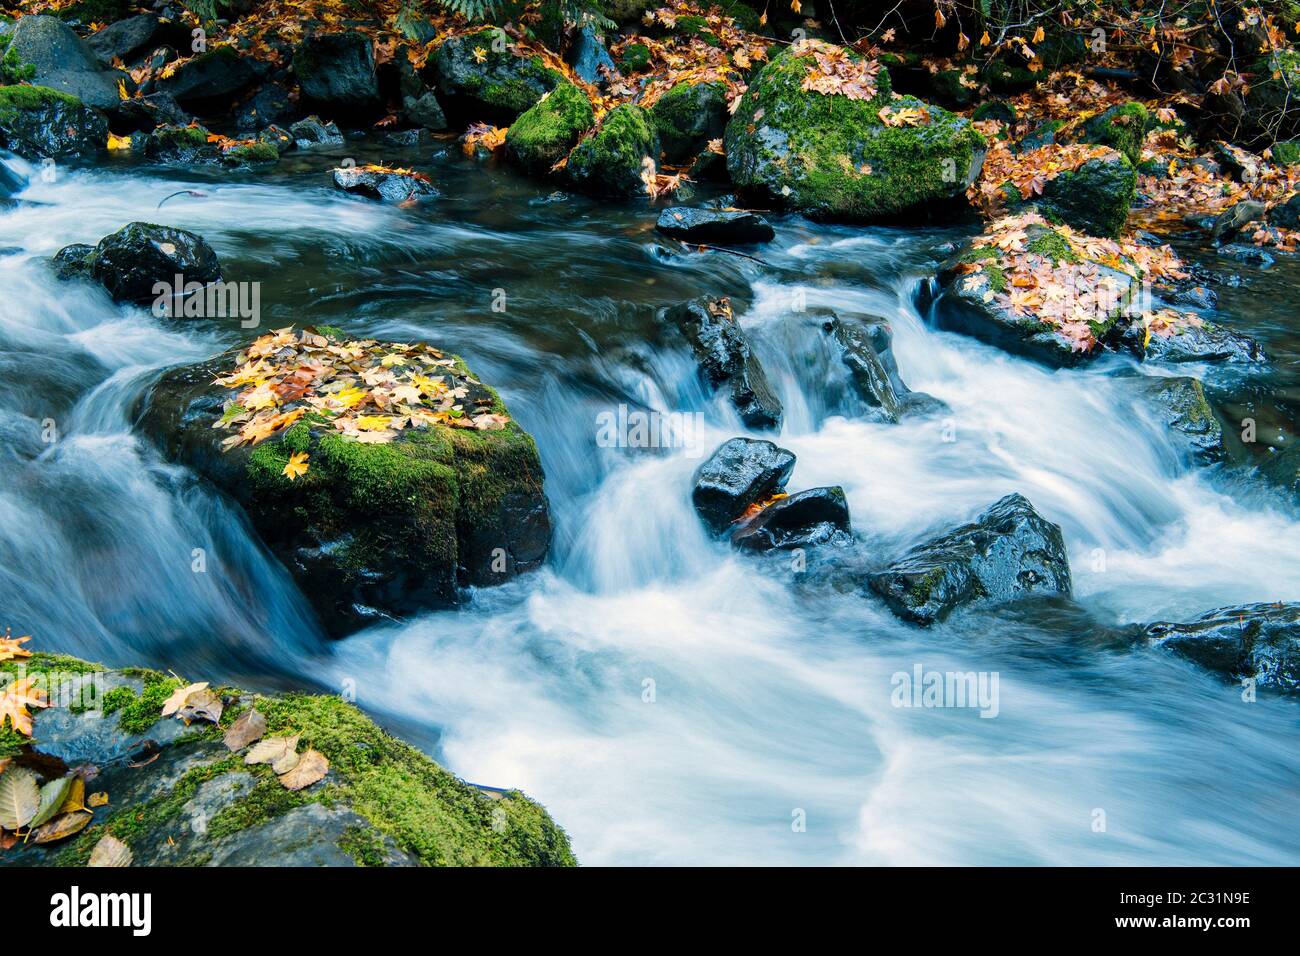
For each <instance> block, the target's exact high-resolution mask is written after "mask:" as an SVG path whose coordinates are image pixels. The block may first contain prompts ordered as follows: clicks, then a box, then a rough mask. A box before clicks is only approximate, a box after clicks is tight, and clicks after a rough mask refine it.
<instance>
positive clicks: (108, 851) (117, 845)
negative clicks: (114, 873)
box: [86, 833, 135, 866]
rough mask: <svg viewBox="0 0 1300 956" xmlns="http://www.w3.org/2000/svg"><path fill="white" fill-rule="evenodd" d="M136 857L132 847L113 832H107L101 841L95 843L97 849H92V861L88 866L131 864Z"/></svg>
mask: <svg viewBox="0 0 1300 956" xmlns="http://www.w3.org/2000/svg"><path fill="white" fill-rule="evenodd" d="M133 859H135V854H133V853H132V852H131V848H130V847H129V846H127V845H126V844H125V843H123V842H122V841H121V840H119V839H118V838H117V837H115V836H113V834H111V833H105V834H104V835H103V837H101V838H100V841H99V842H98V843H96V844H95V849H93V850H91V851H90V862H89V863H87V864H86V865H87V866H130V865H131V861H132V860H133Z"/></svg>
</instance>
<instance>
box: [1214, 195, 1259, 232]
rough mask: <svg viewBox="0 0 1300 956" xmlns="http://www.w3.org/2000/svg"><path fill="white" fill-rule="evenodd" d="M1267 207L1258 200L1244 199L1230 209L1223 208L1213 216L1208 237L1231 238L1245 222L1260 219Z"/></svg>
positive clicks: (1239, 230)
mask: <svg viewBox="0 0 1300 956" xmlns="http://www.w3.org/2000/svg"><path fill="white" fill-rule="evenodd" d="M1266 209H1267V207H1266V206H1265V205H1264V204H1263V203H1262V202H1259V201H1258V200H1255V199H1244V200H1242V201H1241V202H1239V203H1237V204H1236V205H1234V206H1232V207H1231V208H1230V209H1225V210H1224V211H1223V212H1221V213H1219V215H1217V216H1215V217H1214V222H1213V223H1212V224H1211V225H1210V238H1211V239H1215V240H1226V239H1231V238H1232V237H1233V236H1235V235H1236V234H1237V233H1239V232H1241V230H1242V227H1243V226H1245V225H1246V224H1247V223H1250V222H1255V221H1256V220H1262V219H1263V218H1264V212H1265V210H1266Z"/></svg>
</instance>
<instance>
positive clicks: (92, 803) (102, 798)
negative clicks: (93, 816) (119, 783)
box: [86, 790, 108, 810]
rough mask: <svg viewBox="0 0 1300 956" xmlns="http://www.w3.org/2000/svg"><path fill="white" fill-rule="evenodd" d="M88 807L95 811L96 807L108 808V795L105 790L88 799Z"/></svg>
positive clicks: (98, 791)
mask: <svg viewBox="0 0 1300 956" xmlns="http://www.w3.org/2000/svg"><path fill="white" fill-rule="evenodd" d="M86 806H87V807H89V808H90V809H92V810H94V809H95V808H96V807H106V806H108V794H107V793H105V792H104V791H103V790H97V791H95V792H94V793H92V794H91V795H90V796H88V797H87V798H86Z"/></svg>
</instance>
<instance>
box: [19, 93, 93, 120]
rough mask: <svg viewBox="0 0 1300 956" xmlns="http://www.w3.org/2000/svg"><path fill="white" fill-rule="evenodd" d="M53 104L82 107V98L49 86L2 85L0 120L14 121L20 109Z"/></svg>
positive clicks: (40, 107) (41, 107)
mask: <svg viewBox="0 0 1300 956" xmlns="http://www.w3.org/2000/svg"><path fill="white" fill-rule="evenodd" d="M53 105H60V106H69V107H80V106H81V100H79V99H77V98H76V97H75V96H73V95H72V94H71V93H64V92H62V91H61V90H52V89H50V88H49V87H48V86H0V122H3V123H9V122H12V121H13V120H14V118H15V117H16V116H17V115H18V112H19V111H20V110H33V109H43V108H45V107H47V106H53Z"/></svg>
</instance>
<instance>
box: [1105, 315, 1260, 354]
mask: <svg viewBox="0 0 1300 956" xmlns="http://www.w3.org/2000/svg"><path fill="white" fill-rule="evenodd" d="M1119 342H1120V344H1121V345H1122V346H1123V347H1124V348H1127V349H1128V350H1129V351H1130V352H1132V353H1133V354H1134V355H1136V356H1137V357H1138V358H1140V359H1142V361H1144V362H1167V363H1178V362H1232V363H1256V362H1263V361H1265V356H1264V349H1263V347H1262V346H1261V345H1260V344H1259V343H1258V342H1256V341H1255V340H1254V339H1252V338H1251V337H1250V336H1248V335H1243V334H1242V333H1240V332H1234V331H1232V330H1231V329H1228V328H1225V327H1224V326H1222V325H1216V324H1215V323H1213V322H1209V321H1204V320H1203V321H1201V322H1200V323H1199V324H1196V325H1188V326H1187V327H1186V328H1185V329H1184V330H1182V331H1180V332H1178V333H1177V334H1174V335H1160V334H1151V335H1147V333H1146V330H1145V329H1144V328H1143V327H1142V323H1140V322H1131V323H1129V324H1128V325H1126V326H1124V327H1123V330H1122V331H1121V333H1120V337H1119Z"/></svg>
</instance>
